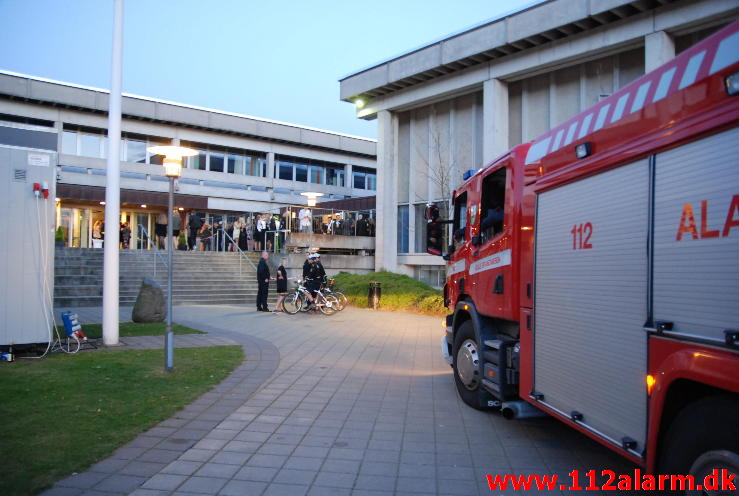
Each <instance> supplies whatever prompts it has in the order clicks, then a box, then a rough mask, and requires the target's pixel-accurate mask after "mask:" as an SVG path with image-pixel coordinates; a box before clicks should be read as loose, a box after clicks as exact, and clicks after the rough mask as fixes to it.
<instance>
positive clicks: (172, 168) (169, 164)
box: [147, 145, 198, 372]
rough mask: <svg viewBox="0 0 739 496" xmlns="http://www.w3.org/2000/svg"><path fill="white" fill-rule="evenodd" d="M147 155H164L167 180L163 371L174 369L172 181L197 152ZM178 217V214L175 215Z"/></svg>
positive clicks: (162, 150)
mask: <svg viewBox="0 0 739 496" xmlns="http://www.w3.org/2000/svg"><path fill="white" fill-rule="evenodd" d="M147 150H148V151H149V153H152V154H154V155H164V175H165V176H167V177H168V178H169V198H168V200H167V328H166V332H165V335H164V369H165V370H166V371H167V372H171V371H172V369H173V368H174V333H173V332H172V265H173V264H172V245H174V240H173V239H172V212H173V211H174V180H175V179H176V178H178V177H180V174H181V171H182V157H192V156H194V155H197V153H198V152H197V151H196V150H193V149H191V148H184V147H181V146H170V145H166V146H152V147H149V148H147ZM177 215H179V214H177Z"/></svg>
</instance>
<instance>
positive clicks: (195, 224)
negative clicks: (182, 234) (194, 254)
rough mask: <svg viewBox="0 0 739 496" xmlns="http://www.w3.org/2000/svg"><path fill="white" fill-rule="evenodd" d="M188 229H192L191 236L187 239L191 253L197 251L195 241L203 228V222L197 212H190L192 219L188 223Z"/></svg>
mask: <svg viewBox="0 0 739 496" xmlns="http://www.w3.org/2000/svg"><path fill="white" fill-rule="evenodd" d="M187 227H189V228H190V233H189V234H190V235H189V236H188V237H187V245H188V246H189V247H190V251H193V250H195V239H196V238H197V236H198V231H200V228H201V227H203V221H202V220H201V219H200V217H198V215H197V214H196V213H195V212H190V219H189V220H188V222H187Z"/></svg>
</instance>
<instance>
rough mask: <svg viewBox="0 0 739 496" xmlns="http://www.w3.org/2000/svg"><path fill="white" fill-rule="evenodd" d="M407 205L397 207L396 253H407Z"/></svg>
mask: <svg viewBox="0 0 739 496" xmlns="http://www.w3.org/2000/svg"><path fill="white" fill-rule="evenodd" d="M409 231H410V229H408V205H398V253H408V232H409Z"/></svg>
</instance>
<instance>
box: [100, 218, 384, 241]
mask: <svg viewBox="0 0 739 496" xmlns="http://www.w3.org/2000/svg"><path fill="white" fill-rule="evenodd" d="M291 216H292V217H291ZM184 217H185V218H184V222H183V214H182V213H181V212H179V211H175V212H174V213H173V215H172V234H173V239H174V240H175V245H174V246H175V248H177V249H180V250H188V251H239V250H240V251H262V250H266V251H279V250H280V249H281V248H283V247H284V245H285V240H286V235H287V233H288V232H303V233H314V234H328V235H343V236H374V235H375V220H374V218H372V217H370V216H369V215H366V214H361V213H360V214H357V215H356V218H355V217H354V216H353V215H352V216H346V217H345V214H344V212H340V213H329V214H323V215H314V214H313V213H312V212H311V210H310V209H309V208H304V209H301V210H300V212H299V213H298V214H297V217H296V216H295V213H293V212H292V211H291V210H290V209H286V210H285V211H284V212H283V213H282V214H281V215H278V214H269V213H265V214H255V215H252V216H249V217H247V216H243V217H238V218H236V219H235V220H233V221H230V222H228V223H227V224H226V225H225V226H224V225H223V223H222V222H221V221H214V222H213V223H212V224H211V223H208V222H207V221H206V216H205V215H203V214H199V213H197V212H194V211H193V212H190V213H188V214H186V216H184ZM167 222H168V219H167V214H166V212H161V213H159V214H157V216H156V219H155V223H154V232H153V233H152V242H153V243H155V245H156V247H157V248H159V249H166V248H167ZM120 229H121V231H120V232H121V237H120V239H121V243H122V246H123V248H128V247H129V246H130V241H131V228H130V226H129V225H128V223H126V222H123V223H121V227H120ZM180 233H182V236H180ZM142 235H143V236H145V234H139V235H138V236H142ZM94 237H95V236H93V238H94ZM99 237H100V238H102V235H100V236H99Z"/></svg>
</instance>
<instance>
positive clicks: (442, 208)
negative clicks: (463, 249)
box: [413, 201, 449, 253]
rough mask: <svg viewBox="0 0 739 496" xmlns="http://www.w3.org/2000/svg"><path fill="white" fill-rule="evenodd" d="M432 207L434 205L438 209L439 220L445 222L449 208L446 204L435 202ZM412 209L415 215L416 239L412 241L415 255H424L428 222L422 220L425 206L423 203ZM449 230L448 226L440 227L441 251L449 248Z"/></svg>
mask: <svg viewBox="0 0 739 496" xmlns="http://www.w3.org/2000/svg"><path fill="white" fill-rule="evenodd" d="M434 205H436V206H437V207H438V208H439V219H440V220H445V219H448V218H449V217H448V210H449V206H448V204H447V202H445V201H440V202H435V203H434ZM413 209H414V211H415V214H416V219H415V222H416V235H415V237H416V239H415V240H414V247H415V253H426V248H427V245H426V242H427V239H426V233H427V231H426V229H427V223H428V221H427V220H426V219H425V218H424V214H425V212H426V204H425V203H419V204H416V205H413ZM448 238H449V228H448V224H442V225H441V246H442V251H446V247H447V246H449V240H448Z"/></svg>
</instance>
